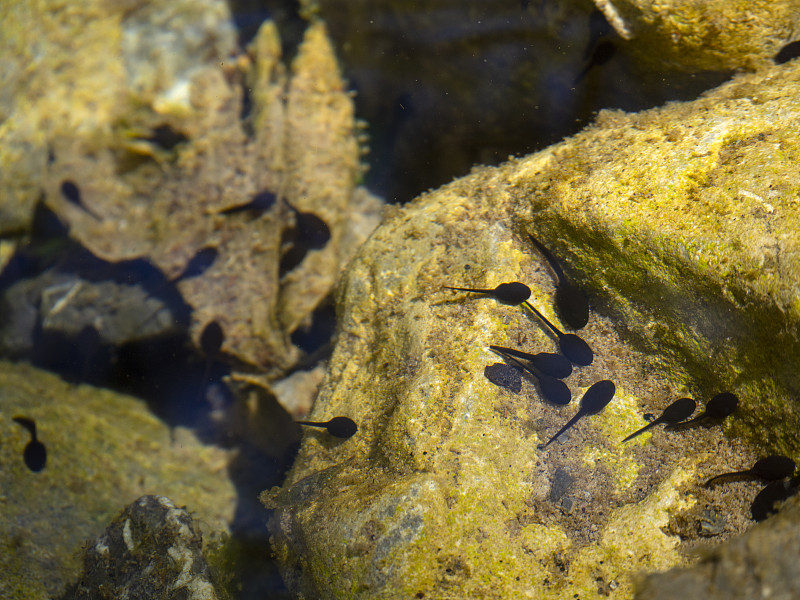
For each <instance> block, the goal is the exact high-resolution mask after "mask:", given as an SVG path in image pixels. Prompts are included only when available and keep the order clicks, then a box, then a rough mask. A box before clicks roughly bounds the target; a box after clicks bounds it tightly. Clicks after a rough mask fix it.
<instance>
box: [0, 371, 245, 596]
mask: <svg viewBox="0 0 800 600" xmlns="http://www.w3.org/2000/svg"><path fill="white" fill-rule="evenodd" d="M17 415H24V416H27V417H29V418H31V419H33V420H34V421H35V423H36V428H37V436H38V439H39V441H41V442H42V443H43V444H44V445H45V448H46V452H47V459H46V464H45V466H44V468H43V469H42V470H41V471H39V472H32V471H31V470H29V469H28V467H27V466H26V464H25V461H24V460H23V451H24V448H25V446H26V444H27V443H28V442H29V434H28V432H27V431H26V430H25V429H23V428H22V427H20V426H19V425H18V424H16V423H14V422H13V421H12V417H14V416H17ZM172 438H173V435H171V433H170V430H169V429H168V427H167V426H166V425H164V424H163V423H161V422H160V421H158V420H157V419H156V418H155V417H153V416H152V414H151V413H150V412H149V411H148V410H147V408H146V407H145V406H144V404H143V403H142V402H141V401H140V400H136V399H135V398H131V397H128V396H124V395H121V394H115V393H112V392H110V391H107V390H100V389H94V388H91V387H89V386H73V385H68V384H66V383H64V382H63V381H61V380H60V379H59V378H57V377H56V376H54V375H52V374H49V373H47V372H44V371H40V370H37V369H34V368H33V367H30V366H27V365H25V364H10V363H0V462H2V465H3V468H2V469H0V490H2V506H3V510H2V514H3V518H2V519H0V544H1V545H2V547H0V572H2V574H3V576H2V577H0V597H2V598H28V599H33V598H41V599H44V598H51V597H53V596H55V595H57V594H60V593H61V592H62V591H63V589H64V586H65V585H66V584H67V583H69V582H71V581H73V580H75V579H76V578H77V576H78V574H79V572H80V556H79V554H78V552H79V550H80V549H81V547H82V546H83V544H84V542H85V541H86V540H87V539H89V538H93V537H96V536H98V535H100V534H101V533H102V531H103V529H104V528H105V527H106V526H107V525H108V523H109V522H110V521H111V519H112V518H113V517H114V515H116V514H117V513H118V512H119V511H120V509H121V508H122V507H123V506H125V505H127V504H129V503H130V502H133V501H134V500H135V499H136V498H139V497H140V496H142V495H144V494H164V495H168V496H169V497H170V498H172V499H174V501H175V503H177V504H178V505H180V506H188V507H189V509H190V510H191V511H192V512H193V514H194V515H195V518H197V519H198V520H199V521H200V523H201V529H202V530H203V532H204V535H205V536H207V537H209V538H213V537H217V538H219V537H220V536H224V535H226V534H227V530H228V523H230V521H231V520H232V518H233V513H234V508H235V503H236V493H235V490H234V488H233V485H232V484H231V483H230V481H229V480H228V477H227V474H226V466H227V464H228V458H229V456H228V453H227V452H225V451H222V450H220V449H217V448H212V447H206V446H203V445H201V444H200V443H199V442H198V441H197V440H196V439H195V438H194V436H193V435H191V434H190V433H188V432H187V431H186V430H184V429H181V428H178V429H176V430H174V439H172Z"/></svg>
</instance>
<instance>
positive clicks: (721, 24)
mask: <svg viewBox="0 0 800 600" xmlns="http://www.w3.org/2000/svg"><path fill="white" fill-rule="evenodd" d="M594 3H595V4H596V5H597V8H598V9H600V10H601V11H602V12H603V14H604V15H605V17H606V19H607V20H608V22H609V23H610V24H611V25H612V26H613V27H614V29H615V31H616V32H617V34H619V36H620V37H622V38H623V39H624V40H627V41H628V42H630V43H629V44H628V45H629V46H630V47H631V50H632V52H633V53H634V55H636V56H637V57H638V58H639V59H640V60H643V61H646V62H648V63H650V64H652V65H654V66H657V67H668V68H673V69H683V70H687V71H722V70H729V69H756V68H759V67H763V66H764V65H767V64H771V63H772V57H773V56H775V55H776V54H777V53H778V51H779V50H780V49H781V48H782V47H783V46H784V45H785V44H788V43H789V42H792V41H794V40H796V39H797V37H798V35H800V28H798V25H797V14H798V11H800V1H798V0H750V1H747V2H731V1H730V0H715V1H708V0H695V1H690V2H686V1H685V0H667V1H663V0H659V1H658V2H655V1H654V0H594Z"/></svg>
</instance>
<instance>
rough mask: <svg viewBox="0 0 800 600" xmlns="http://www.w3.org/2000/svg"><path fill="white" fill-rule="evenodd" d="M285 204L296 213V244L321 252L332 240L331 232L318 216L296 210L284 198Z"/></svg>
mask: <svg viewBox="0 0 800 600" xmlns="http://www.w3.org/2000/svg"><path fill="white" fill-rule="evenodd" d="M283 203H284V204H285V205H286V206H287V207H288V208H289V210H291V211H292V213H294V229H295V243H298V244H301V245H303V246H304V247H306V248H311V249H312V250H320V249H322V248H324V247H325V244H327V243H328V240H330V239H331V230H330V229H329V228H328V225H327V224H326V223H325V221H323V220H322V219H320V218H319V217H318V216H317V215H315V214H314V213H311V212H305V211H302V210H300V209H297V208H295V207H294V206H293V205H292V204H290V203H289V201H288V200H287V199H286V198H284V199H283Z"/></svg>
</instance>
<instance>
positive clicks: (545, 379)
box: [539, 375, 572, 406]
mask: <svg viewBox="0 0 800 600" xmlns="http://www.w3.org/2000/svg"><path fill="white" fill-rule="evenodd" d="M539 389H540V390H541V392H542V396H544V399H545V400H547V401H548V402H550V403H551V404H555V405H557V406H566V405H567V404H569V402H570V400H572V393H571V392H570V391H569V388H568V387H567V384H566V383H564V382H563V381H561V380H560V379H556V378H555V377H550V376H549V375H542V376H540V377H539Z"/></svg>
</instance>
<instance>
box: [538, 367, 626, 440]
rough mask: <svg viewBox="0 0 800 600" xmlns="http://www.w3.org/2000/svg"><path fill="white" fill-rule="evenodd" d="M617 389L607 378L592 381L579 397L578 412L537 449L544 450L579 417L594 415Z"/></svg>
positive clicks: (605, 404) (611, 397)
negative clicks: (581, 396)
mask: <svg viewBox="0 0 800 600" xmlns="http://www.w3.org/2000/svg"><path fill="white" fill-rule="evenodd" d="M616 391H617V386H615V385H614V382H613V381H611V380H609V379H603V380H601V381H598V382H596V383H593V384H592V385H591V387H590V388H589V389H588V390H586V393H585V394H584V395H583V398H581V406H580V408H579V409H578V412H577V413H576V414H575V416H574V417H572V418H571V419H570V420H569V421H567V424H566V425H564V426H563V427H562V428H561V429H559V430H558V433H556V434H555V435H554V436H553V437H551V438H550V439H549V440H547V443H545V444H539V445H538V446H537V448H538V449H539V450H544V449H545V448H547V447H548V446H549V445H550V444H552V443H553V442H554V441H555V440H556V439H557V438H558V436H560V435H561V434H562V433H564V432H565V431H566V430H567V429H569V428H570V427H572V426H573V425H575V423H577V422H578V420H579V419H580V418H581V417H585V416H589V415H596V414H597V413H599V412H600V411H601V410H603V409H604V408H605V407H606V406H608V403H609V402H611V400H612V399H613V398H614V393H615V392H616Z"/></svg>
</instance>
